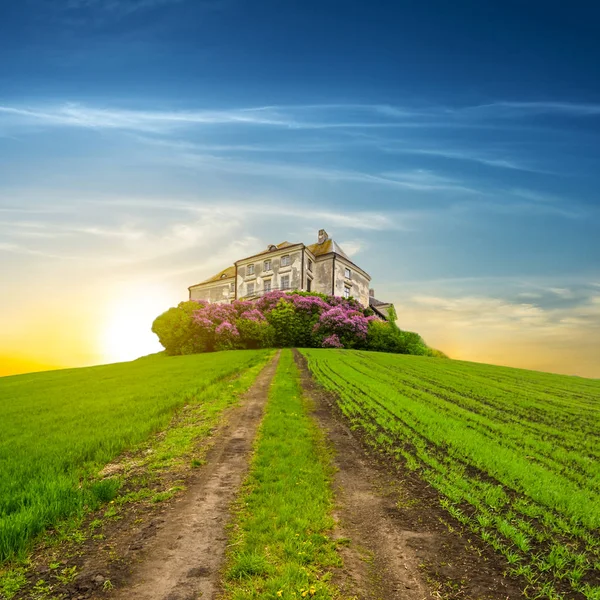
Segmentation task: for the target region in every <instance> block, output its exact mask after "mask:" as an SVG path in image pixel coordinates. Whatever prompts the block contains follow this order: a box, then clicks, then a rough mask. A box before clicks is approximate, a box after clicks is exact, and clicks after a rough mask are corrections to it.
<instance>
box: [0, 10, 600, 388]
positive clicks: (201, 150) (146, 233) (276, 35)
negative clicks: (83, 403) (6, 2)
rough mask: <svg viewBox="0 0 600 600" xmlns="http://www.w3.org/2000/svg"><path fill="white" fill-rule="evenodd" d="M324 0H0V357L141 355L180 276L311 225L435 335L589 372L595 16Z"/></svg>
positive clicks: (503, 359)
mask: <svg viewBox="0 0 600 600" xmlns="http://www.w3.org/2000/svg"><path fill="white" fill-rule="evenodd" d="M334 4H335V3H334ZM334 4H331V3H324V4H323V6H319V14H320V17H319V19H315V14H314V13H313V12H312V9H311V8H309V7H308V6H306V5H304V4H302V3H300V4H299V5H298V7H296V8H294V10H288V9H286V8H285V7H282V6H279V5H277V6H275V5H274V4H272V3H269V2H267V3H264V4H263V3H259V5H260V6H255V5H254V3H239V2H192V1H190V0H177V1H175V0H160V1H157V2H154V1H149V2H145V1H144V2H140V1H138V0H114V1H113V0H111V1H108V0H89V1H88V0H86V1H83V0H82V1H79V0H77V1H71V0H69V1H67V0H57V1H56V2H42V1H41V0H32V2H28V3H10V9H9V10H7V11H4V13H3V14H2V15H1V18H0V20H1V21H2V25H4V31H5V34H4V35H2V36H0V53H1V54H2V56H5V57H7V58H6V60H3V61H0V262H1V264H2V275H1V282H0V284H1V290H2V293H1V294H0V332H1V339H0V356H4V357H5V358H4V359H2V362H1V364H0V373H4V374H7V373H11V372H13V373H14V372H17V371H22V370H28V368H30V367H31V368H32V369H33V368H38V367H39V368H46V367H54V366H59V367H68V366H83V365H91V364H97V363H100V362H106V361H119V360H127V359H132V358H136V357H137V356H140V355H144V354H148V353H152V352H156V351H158V350H160V346H159V345H158V343H157V340H156V337H155V336H154V335H153V334H152V333H151V331H150V327H151V324H152V321H153V319H154V318H155V317H156V316H157V315H158V314H159V313H161V312H162V311H164V310H166V309H167V308H168V307H169V306H174V305H176V304H177V303H178V302H180V301H182V300H185V299H187V297H188V286H190V285H193V284H196V283H198V282H199V281H202V280H203V279H205V278H207V277H209V276H211V275H213V274H214V273H216V272H218V271H219V270H220V269H222V268H223V267H224V266H227V265H230V264H232V263H233V261H235V260H237V259H238V258H240V257H243V256H251V255H253V254H254V253H256V252H260V251H261V250H263V249H264V248H266V247H267V245H268V244H277V243H280V242H282V241H284V240H288V241H291V242H294V241H300V240H308V239H313V238H314V236H315V232H316V231H317V230H318V229H319V228H325V229H326V230H327V231H328V232H329V233H330V234H331V235H332V236H333V237H334V238H335V239H336V240H338V241H339V243H340V245H341V246H342V247H343V248H344V249H345V250H346V252H347V253H348V254H351V256H352V257H355V260H356V262H357V264H360V266H361V267H362V268H364V269H365V270H366V271H367V272H368V273H369V274H370V275H371V276H372V281H373V283H374V286H375V288H376V289H375V292H376V295H377V296H378V297H381V298H385V300H386V301H390V302H393V303H394V304H395V305H396V307H397V313H398V324H399V326H400V327H402V328H405V329H408V330H414V331H417V332H419V333H421V334H422V335H423V336H424V337H425V339H426V341H427V342H428V343H429V344H430V345H432V346H434V347H437V348H440V349H441V350H443V351H446V352H447V353H448V354H450V355H451V356H452V357H453V358H459V359H460V358H462V359H467V360H476V361H493V362H498V363H502V364H508V365H513V366H522V367H530V368H539V369H546V370H551V371H557V372H561V373H567V374H577V375H584V376H588V377H600V235H599V234H598V232H599V231H600V205H599V197H598V190H600V82H599V80H598V77H597V76H596V71H597V65H598V64H600V44H599V42H598V37H597V35H596V32H595V31H594V30H593V28H592V27H589V25H588V24H589V23H595V22H596V21H597V18H596V17H595V16H594V15H592V14H591V13H590V14H589V15H587V16H586V14H584V13H585V11H584V10H583V9H582V12H581V14H580V15H579V16H578V18H577V19H574V20H573V22H571V23H570V26H569V27H565V18H564V15H563V12H562V11H563V9H562V8H559V7H558V5H557V6H554V5H552V6H550V5H548V4H547V3H541V2H540V3H536V2H534V3H533V4H531V5H529V4H528V8H527V10H525V9H522V8H521V7H520V6H516V5H515V6H514V7H511V6H505V5H504V4H502V3H491V4H490V3H479V4H477V7H476V8H473V7H472V10H471V9H470V10H468V11H465V10H461V9H460V7H456V6H455V5H454V4H452V3H443V2H437V3H435V7H434V8H432V7H431V6H430V5H428V4H426V3H421V4H416V5H414V6H411V7H410V8H408V7H404V6H403V5H401V4H397V3H396V4H394V3H389V4H388V5H386V6H385V7H384V6H381V7H379V8H377V9H375V8H373V9H371V8H368V9H367V8H366V7H365V6H364V5H362V4H361V5H360V6H359V5H356V6H354V4H353V3H352V2H351V3H350V4H349V5H344V7H343V8H342V7H341V5H340V6H337V5H335V6H334ZM209 5H210V6H209ZM474 6H475V5H474ZM367 13H368V15H367ZM248 32H252V35H249V34H248ZM281 32H286V33H285V34H282V33H281ZM499 40H502V43H498V41H499ZM27 365H29V366H30V367H28V366H27ZM36 365H37V366H36Z"/></svg>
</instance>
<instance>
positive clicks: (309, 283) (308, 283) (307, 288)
mask: <svg viewBox="0 0 600 600" xmlns="http://www.w3.org/2000/svg"><path fill="white" fill-rule="evenodd" d="M306 291H307V292H310V291H312V279H310V278H309V279H307V280H306Z"/></svg>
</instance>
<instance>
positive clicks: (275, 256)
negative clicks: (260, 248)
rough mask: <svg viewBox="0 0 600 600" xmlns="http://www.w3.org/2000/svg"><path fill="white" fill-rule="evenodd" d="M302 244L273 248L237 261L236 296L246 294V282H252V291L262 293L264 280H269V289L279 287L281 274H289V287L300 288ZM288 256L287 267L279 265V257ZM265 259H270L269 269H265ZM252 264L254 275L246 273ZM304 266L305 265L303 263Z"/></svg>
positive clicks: (239, 296) (241, 296)
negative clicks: (266, 252) (281, 248)
mask: <svg viewBox="0 0 600 600" xmlns="http://www.w3.org/2000/svg"><path fill="white" fill-rule="evenodd" d="M302 254H303V249H302V246H298V247H296V248H293V247H292V248H291V249H288V248H286V249H283V250H275V251H273V252H269V253H268V254H262V255H260V256H256V257H253V258H247V259H244V260H243V261H240V262H238V263H237V275H238V277H237V285H238V293H237V297H238V298H243V297H244V296H246V295H247V294H248V284H249V283H254V292H255V293H258V294H262V293H263V292H264V283H263V282H264V280H265V279H270V280H271V289H279V288H280V287H281V276H282V275H289V276H290V289H292V290H294V289H301V288H302V287H303V286H302ZM288 255H289V257H290V261H291V264H290V265H289V266H287V267H282V266H281V257H282V256H288ZM265 260H270V261H271V270H270V271H265V269H264V264H265ZM251 264H253V265H254V275H248V274H247V272H248V266H249V265H251ZM305 268H306V265H305Z"/></svg>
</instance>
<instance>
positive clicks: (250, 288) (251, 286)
mask: <svg viewBox="0 0 600 600" xmlns="http://www.w3.org/2000/svg"><path fill="white" fill-rule="evenodd" d="M252 294H254V284H253V283H249V284H248V294H247V296H251V295H252Z"/></svg>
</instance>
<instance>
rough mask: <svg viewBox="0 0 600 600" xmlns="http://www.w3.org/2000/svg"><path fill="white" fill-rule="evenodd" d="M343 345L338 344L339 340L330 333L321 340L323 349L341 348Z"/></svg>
mask: <svg viewBox="0 0 600 600" xmlns="http://www.w3.org/2000/svg"><path fill="white" fill-rule="evenodd" d="M343 347H344V344H342V342H340V338H339V337H338V336H337V335H336V334H335V333H332V334H331V335H330V336H329V337H326V338H325V339H324V340H323V348H343Z"/></svg>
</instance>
